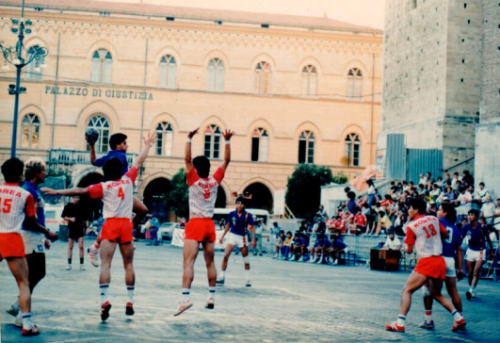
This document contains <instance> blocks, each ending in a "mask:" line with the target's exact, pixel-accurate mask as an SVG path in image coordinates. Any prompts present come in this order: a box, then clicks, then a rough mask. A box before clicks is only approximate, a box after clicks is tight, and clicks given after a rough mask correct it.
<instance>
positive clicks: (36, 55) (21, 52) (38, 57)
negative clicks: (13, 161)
mask: <svg viewBox="0 0 500 343" xmlns="http://www.w3.org/2000/svg"><path fill="white" fill-rule="evenodd" d="M11 20H12V28H11V31H12V33H13V34H17V37H18V40H17V43H16V45H15V46H11V47H6V46H4V45H3V44H2V43H3V42H0V50H1V51H2V54H3V58H4V63H3V66H2V70H4V71H6V70H9V64H12V65H13V66H14V67H15V68H16V84H15V85H9V94H10V95H14V96H15V100H14V119H13V124H12V125H13V127H12V146H11V151H10V155H11V157H15V156H16V143H17V120H18V112H19V95H20V94H22V93H26V88H24V87H21V70H22V69H23V68H24V67H25V66H27V65H28V64H30V63H32V62H33V61H35V63H36V68H35V69H34V70H33V71H34V72H36V73H39V72H40V71H41V69H40V68H45V64H43V63H42V62H43V61H44V57H45V56H47V54H48V53H49V51H48V50H47V49H46V48H43V47H41V46H39V45H34V46H32V47H31V48H29V49H26V48H25V47H24V46H23V40H24V36H25V35H29V34H30V33H31V24H32V22H31V20H25V19H24V0H23V4H22V10H21V18H19V19H11Z"/></svg>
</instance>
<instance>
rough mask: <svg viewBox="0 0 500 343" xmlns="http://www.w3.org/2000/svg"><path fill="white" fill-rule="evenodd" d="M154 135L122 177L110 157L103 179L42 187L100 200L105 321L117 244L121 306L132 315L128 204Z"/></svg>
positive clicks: (132, 293) (107, 312)
mask: <svg viewBox="0 0 500 343" xmlns="http://www.w3.org/2000/svg"><path fill="white" fill-rule="evenodd" d="M155 136H156V135H155V134H151V135H149V137H148V138H146V139H144V150H143V151H142V152H141V154H140V155H139V156H138V157H137V160H136V161H135V164H134V166H133V167H132V168H130V170H129V171H128V172H127V173H126V174H125V175H123V176H122V168H123V165H122V162H120V160H119V159H116V158H111V159H109V160H108V161H106V163H105V164H104V167H103V171H104V177H105V178H106V180H109V181H106V182H101V183H98V184H96V185H92V186H90V187H87V188H72V189H64V190H52V189H50V188H42V191H44V192H46V193H47V194H55V195H84V194H89V195H90V197H91V198H92V199H102V201H103V203H104V207H103V217H104V219H105V220H106V221H105V222H104V225H103V226H102V231H101V261H102V263H101V274H100V277H99V288H100V292H101V319H102V320H103V321H105V320H106V319H108V317H109V311H110V309H111V304H110V303H109V301H108V300H107V297H108V290H109V284H110V282H111V270H110V269H111V261H112V260H113V255H114V253H115V250H116V246H117V244H118V245H119V246H120V252H121V254H122V258H123V265H124V268H125V284H126V285H127V292H128V302H127V304H126V306H125V313H126V314H127V315H133V314H134V307H133V302H134V288H135V272H134V266H133V259H134V246H133V244H132V241H133V237H132V231H133V229H134V227H133V224H132V221H131V218H132V207H133V202H134V200H133V197H134V195H133V194H134V184H135V180H136V179H137V175H138V173H139V168H140V167H141V166H142V164H143V163H144V161H145V160H146V157H147V156H148V152H149V149H150V148H151V147H152V146H153V144H154V143H155V141H156V138H155Z"/></svg>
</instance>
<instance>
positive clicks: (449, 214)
mask: <svg viewBox="0 0 500 343" xmlns="http://www.w3.org/2000/svg"><path fill="white" fill-rule="evenodd" d="M441 210H442V211H443V212H444V213H446V215H445V218H446V219H447V220H448V221H449V222H450V223H455V222H456V221H457V210H456V209H455V206H453V205H452V204H450V203H449V202H443V203H442V204H441Z"/></svg>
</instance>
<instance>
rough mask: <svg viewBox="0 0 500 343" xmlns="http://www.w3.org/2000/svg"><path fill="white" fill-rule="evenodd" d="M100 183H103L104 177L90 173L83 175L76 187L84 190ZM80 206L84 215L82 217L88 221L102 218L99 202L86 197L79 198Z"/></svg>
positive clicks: (100, 202)
mask: <svg viewBox="0 0 500 343" xmlns="http://www.w3.org/2000/svg"><path fill="white" fill-rule="evenodd" d="M100 182H104V175H102V174H100V173H97V172H90V173H87V174H85V175H84V176H83V177H82V178H81V179H80V181H78V184H77V185H76V187H79V188H86V187H89V186H91V185H95V184H98V183H100ZM80 205H81V208H82V209H84V211H85V214H84V217H85V218H86V219H88V220H97V219H98V218H99V217H101V216H102V201H101V200H93V199H90V197H89V196H88V195H85V196H81V197H80Z"/></svg>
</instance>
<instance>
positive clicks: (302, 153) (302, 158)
mask: <svg viewBox="0 0 500 343" xmlns="http://www.w3.org/2000/svg"><path fill="white" fill-rule="evenodd" d="M306 144H307V142H306V141H305V140H301V141H299V163H306Z"/></svg>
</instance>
